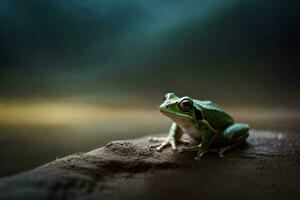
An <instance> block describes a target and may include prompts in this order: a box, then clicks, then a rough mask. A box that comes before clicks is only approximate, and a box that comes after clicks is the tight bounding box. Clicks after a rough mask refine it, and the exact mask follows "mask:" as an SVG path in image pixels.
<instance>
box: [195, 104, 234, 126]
mask: <svg viewBox="0 0 300 200" xmlns="http://www.w3.org/2000/svg"><path fill="white" fill-rule="evenodd" d="M194 103H195V105H196V107H197V108H198V109H200V110H201V111H202V113H203V115H204V119H205V120H207V121H208V123H209V124H210V125H211V126H212V127H213V128H215V129H217V130H224V129H225V128H227V127H228V126H230V125H232V124H233V123H234V120H233V118H232V117H231V116H230V115H228V114H227V113H226V112H224V110H223V108H222V107H221V106H219V105H218V104H215V103H213V102H211V101H200V100H194Z"/></svg>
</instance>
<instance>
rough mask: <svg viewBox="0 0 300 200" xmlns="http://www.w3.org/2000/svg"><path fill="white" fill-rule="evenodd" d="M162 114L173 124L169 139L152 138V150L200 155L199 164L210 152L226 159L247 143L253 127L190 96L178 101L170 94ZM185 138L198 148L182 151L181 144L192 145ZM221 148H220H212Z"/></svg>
mask: <svg viewBox="0 0 300 200" xmlns="http://www.w3.org/2000/svg"><path fill="white" fill-rule="evenodd" d="M159 111H160V112H161V113H162V114H163V115H165V116H167V117H168V118H170V119H171V120H172V124H171V126H170V129H169V132H168V134H167V136H166V137H150V141H151V142H157V143H156V144H151V145H150V147H152V148H156V150H157V151H162V150H163V149H164V148H166V147H169V146H171V148H172V149H173V150H178V151H179V152H180V153H182V152H196V157H195V160H197V161H199V160H201V158H202V157H203V156H204V155H205V154H206V153H208V152H218V153H219V157H221V158H222V157H224V152H225V151H227V150H229V149H231V148H233V147H236V146H238V145H239V144H241V143H243V142H244V141H246V139H247V138H248V136H249V130H250V126H249V125H248V124H246V123H236V122H235V121H234V119H233V117H232V116H231V115H229V114H228V113H227V112H225V111H224V109H223V108H222V107H221V106H220V105H218V104H216V103H214V102H212V101H208V100H198V99H193V98H191V97H189V96H183V97H178V96H177V95H176V94H175V93H173V92H169V93H167V94H166V95H165V100H164V101H163V103H162V104H161V105H160V106H159ZM183 134H188V135H189V136H190V137H191V138H193V139H194V140H195V141H197V142H196V145H192V146H185V147H183V148H180V149H178V148H177V146H178V145H177V144H184V145H188V144H189V143H190V141H189V140H187V139H184V138H183V137H182V136H183ZM213 146H217V148H212V147H213Z"/></svg>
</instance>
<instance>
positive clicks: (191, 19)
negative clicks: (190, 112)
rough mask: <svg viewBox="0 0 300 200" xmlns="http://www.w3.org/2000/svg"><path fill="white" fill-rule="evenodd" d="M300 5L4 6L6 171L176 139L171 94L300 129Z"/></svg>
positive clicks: (2, 1) (0, 108) (0, 87)
mask: <svg viewBox="0 0 300 200" xmlns="http://www.w3.org/2000/svg"><path fill="white" fill-rule="evenodd" d="M299 4H300V3H299V2H298V1H292V0H290V1H283V0H281V1H280V0H272V1H261V0H252V1H244V0H210V1H204V0H188V1H187V0H185V1H180V0H172V1H167V0H160V1H139V0H115V1H109V0H102V1H96V0H94V1H92V0H91V1H81V0H74V1H66V0H65V1H58V0H53V1H45V0H44V1H43V0H40V1H34V0H31V1H25V0H24V1H21V0H19V1H18V0H0V67H1V71H0V145H1V147H0V157H1V162H0V175H1V176H5V175H10V174H13V173H16V172H19V171H22V170H26V169H30V168H32V167H35V166H38V165H40V164H43V163H45V162H49V161H51V160H53V159H55V158H56V157H61V156H65V155H68V154H70V153H76V152H80V151H88V150H91V149H93V148H96V147H99V146H101V145H103V144H105V143H106V142H108V141H110V140H112V139H123V138H128V137H137V136H141V135H146V134H154V133H156V132H163V131H166V129H167V127H168V124H169V121H168V120H167V119H165V118H164V117H162V116H160V114H159V113H158V112H156V108H157V106H158V105H159V104H160V103H161V101H162V100H163V96H164V94H165V93H166V92H168V91H174V92H175V93H177V94H178V95H189V96H191V97H194V98H199V99H210V100H213V101H215V102H217V103H219V104H221V105H223V106H224V107H225V110H228V112H230V113H231V114H232V115H233V116H234V117H235V118H236V119H237V120H240V121H244V122H247V123H250V124H251V126H252V127H253V128H257V129H271V130H276V131H291V132H298V131H299V130H300V128H299V127H298V125H297V123H299V119H300V115H299V109H300V107H299V106H300V103H299V100H300V95H299V81H300V80H299V69H298V66H299V63H300V62H299V50H300V47H299V44H300V43H299V39H300V31H299V30H300V23H299V20H300V12H299V8H300V6H299ZM226 108H227V109H226Z"/></svg>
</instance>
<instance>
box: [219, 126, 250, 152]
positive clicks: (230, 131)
mask: <svg viewBox="0 0 300 200" xmlns="http://www.w3.org/2000/svg"><path fill="white" fill-rule="evenodd" d="M248 136H249V125H248V124H233V125H231V126H229V127H227V128H226V129H225V130H224V131H223V133H222V135H221V142H222V143H223V144H224V145H226V146H224V147H222V148H221V149H220V150H219V156H220V157H223V154H224V152H225V151H226V150H228V149H231V148H233V147H236V146H237V145H239V144H240V143H242V142H244V141H245V140H246V139H247V138H248Z"/></svg>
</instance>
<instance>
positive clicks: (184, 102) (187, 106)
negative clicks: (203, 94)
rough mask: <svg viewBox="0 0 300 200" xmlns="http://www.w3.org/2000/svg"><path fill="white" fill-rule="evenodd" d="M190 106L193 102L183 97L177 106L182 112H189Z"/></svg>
mask: <svg viewBox="0 0 300 200" xmlns="http://www.w3.org/2000/svg"><path fill="white" fill-rule="evenodd" d="M192 107H193V103H192V101H191V100H189V99H183V100H182V101H181V102H180V103H179V108H180V109H181V110H182V111H184V112H189V111H190V110H191V109H192Z"/></svg>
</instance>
